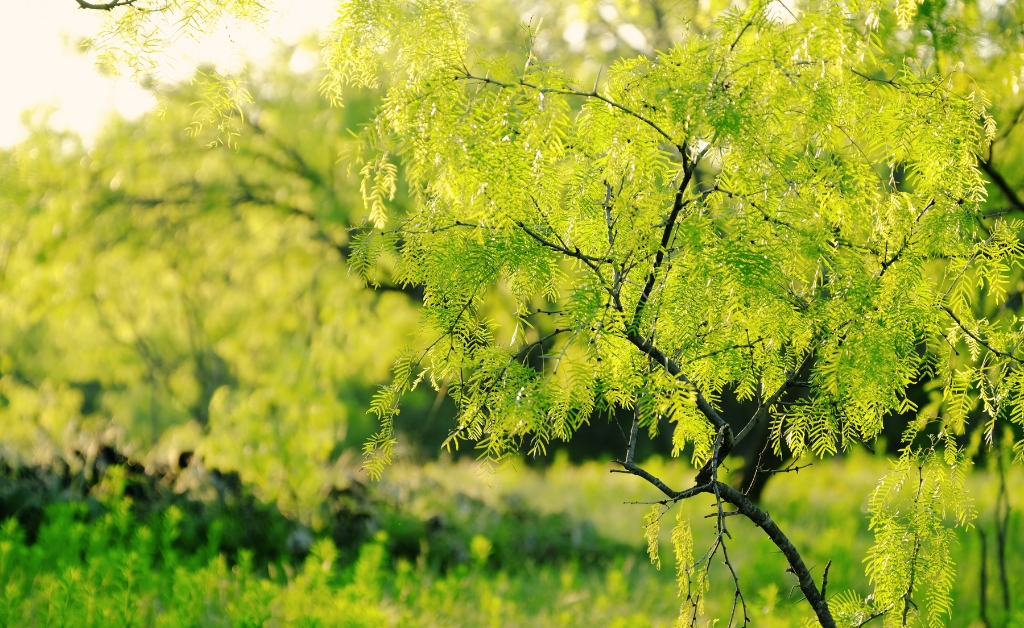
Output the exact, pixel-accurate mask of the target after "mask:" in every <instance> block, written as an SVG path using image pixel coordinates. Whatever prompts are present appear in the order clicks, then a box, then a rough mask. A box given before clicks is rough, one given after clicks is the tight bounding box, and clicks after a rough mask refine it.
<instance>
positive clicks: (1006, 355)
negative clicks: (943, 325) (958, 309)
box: [942, 305, 1024, 364]
mask: <svg viewBox="0 0 1024 628" xmlns="http://www.w3.org/2000/svg"><path fill="white" fill-rule="evenodd" d="M942 309H943V310H944V311H945V312H946V314H949V316H950V318H952V319H953V322H955V323H956V324H957V326H958V327H960V329H962V330H963V332H964V333H965V334H967V335H968V336H970V337H971V338H974V340H976V341H977V342H978V344H980V345H981V346H983V347H985V348H986V349H988V350H989V351H991V352H992V353H994V354H995V355H997V356H999V357H1001V358H1009V359H1011V360H1013V361H1014V362H1016V363H1018V364H1024V360H1021V359H1020V358H1018V357H1017V356H1015V355H1013V354H1012V353H1007V352H1006V351H1000V350H998V349H996V348H994V347H993V346H992V345H990V344H989V343H987V342H985V340H984V339H983V338H982V337H981V336H979V335H978V334H976V333H974V332H973V331H971V330H970V329H968V328H967V326H966V325H964V324H963V322H962V321H961V320H960V318H959V317H958V316H957V315H956V314H954V313H953V310H951V309H949V308H948V307H946V306H945V305H943V306H942Z"/></svg>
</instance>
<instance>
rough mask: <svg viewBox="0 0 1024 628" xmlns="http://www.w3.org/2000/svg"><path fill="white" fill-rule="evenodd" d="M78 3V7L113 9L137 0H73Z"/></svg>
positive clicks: (101, 9) (99, 9) (130, 4)
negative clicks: (93, 1)
mask: <svg viewBox="0 0 1024 628" xmlns="http://www.w3.org/2000/svg"><path fill="white" fill-rule="evenodd" d="M75 2H77V3H78V7H79V8H80V9H91V10H93V11H113V10H114V9H116V8H117V7H130V6H132V5H133V4H135V3H136V2H138V0H111V1H110V2H102V3H97V4H94V3H92V2H86V0H75Z"/></svg>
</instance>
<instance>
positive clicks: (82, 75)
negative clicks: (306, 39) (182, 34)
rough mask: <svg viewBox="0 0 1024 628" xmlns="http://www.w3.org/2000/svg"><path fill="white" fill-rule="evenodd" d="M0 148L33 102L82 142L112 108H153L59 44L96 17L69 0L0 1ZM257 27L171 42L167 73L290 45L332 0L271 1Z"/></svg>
mask: <svg viewBox="0 0 1024 628" xmlns="http://www.w3.org/2000/svg"><path fill="white" fill-rule="evenodd" d="M0 4H3V5H4V7H3V19H2V20H0V59H3V60H4V61H3V62H0V147H9V146H12V145H14V144H16V143H17V142H18V141H20V140H21V139H23V138H24V137H25V129H24V127H23V125H22V124H21V115H22V112H23V111H25V110H26V109H31V108H33V107H35V106H38V105H44V106H48V107H53V108H55V110H56V111H55V113H54V115H53V116H52V117H51V124H52V125H53V126H55V127H57V128H64V129H71V130H74V131H76V132H78V133H79V134H81V135H82V136H83V137H84V138H85V140H86V141H87V142H88V141H90V140H91V138H92V137H93V136H94V135H95V133H96V131H97V130H98V128H99V127H100V125H101V124H102V123H103V121H104V120H105V119H106V118H107V117H108V116H110V115H111V113H112V112H115V111H116V112H117V113H119V114H121V115H122V116H126V117H135V116H138V115H139V114H141V113H142V112H144V111H146V110H147V109H148V108H149V107H151V106H152V105H153V100H152V98H150V96H149V95H148V94H147V93H146V92H145V91H143V90H142V89H140V88H139V87H138V86H137V85H135V84H134V83H133V82H132V81H131V80H130V79H129V78H126V77H122V78H119V79H111V78H106V77H104V76H102V75H100V74H99V73H98V72H97V71H96V70H95V68H94V66H93V62H92V61H91V60H90V59H89V58H88V57H85V56H83V55H81V54H78V53H76V52H75V51H74V50H73V47H72V46H71V45H69V44H67V43H65V42H74V41H76V40H78V39H80V38H81V37H84V36H86V35H90V34H93V33H95V32H96V31H97V30H98V28H99V25H100V23H101V21H102V17H103V16H101V15H99V14H98V13H97V12H95V11H85V10H82V9H79V8H78V5H77V4H76V3H75V1H74V0H31V2H14V1H12V0H0ZM273 6H274V8H275V9H276V11H275V12H274V13H273V14H272V15H271V17H270V19H269V21H268V23H267V24H266V25H265V26H264V28H263V32H260V31H258V30H257V29H255V28H252V27H242V28H240V27H239V26H237V25H232V26H224V27H221V28H220V30H219V32H217V33H214V34H213V36H212V37H210V38H209V39H208V41H205V42H204V43H203V44H202V45H188V46H186V45H179V46H177V47H176V49H174V50H173V51H172V53H171V56H172V59H174V60H175V63H174V66H173V68H172V69H171V71H170V74H169V75H168V76H172V77H175V76H176V77H179V78H182V77H187V76H189V75H191V73H192V68H194V67H195V65H196V63H199V62H204V61H205V62H213V63H216V64H217V66H218V67H219V68H221V69H230V68H231V67H232V66H237V65H238V64H239V63H240V61H241V59H243V58H250V59H254V60H257V61H258V60H259V59H260V58H261V57H263V56H264V55H265V54H267V53H268V52H270V51H271V50H272V49H273V47H274V46H275V42H285V43H294V42H295V41H297V40H298V39H299V38H301V37H302V36H304V35H306V34H308V33H311V32H313V31H314V30H317V29H322V28H324V27H326V26H327V25H328V24H330V21H331V19H332V18H333V16H334V10H335V7H336V6H337V0H288V1H279V2H277V3H276V4H274V5H273Z"/></svg>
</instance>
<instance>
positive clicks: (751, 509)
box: [618, 462, 836, 628]
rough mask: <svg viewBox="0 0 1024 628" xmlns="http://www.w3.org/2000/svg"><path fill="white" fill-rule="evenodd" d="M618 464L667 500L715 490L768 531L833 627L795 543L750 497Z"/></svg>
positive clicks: (826, 622)
mask: <svg viewBox="0 0 1024 628" xmlns="http://www.w3.org/2000/svg"><path fill="white" fill-rule="evenodd" d="M618 464H620V465H622V467H623V469H624V471H622V472H624V473H630V474H632V475H635V476H638V477H641V478H643V479H644V480H647V482H649V483H650V484H651V485H653V486H654V487H656V488H657V489H658V490H659V491H661V492H662V493H664V494H665V495H667V496H668V497H669V500H668V501H681V500H683V499H687V498H688V497H693V496H694V495H698V494H700V493H713V494H717V495H718V496H719V497H720V498H721V500H722V501H724V502H726V503H728V504H732V505H733V506H735V507H736V511H737V512H738V513H740V514H742V515H743V516H744V517H746V518H747V519H749V520H750V521H751V522H752V523H753V524H754V525H756V526H757V527H759V528H761V529H762V530H764V533H765V534H767V535H768V538H769V539H770V540H771V542H772V543H774V544H775V547H777V548H779V551H781V552H782V555H783V556H785V557H786V561H787V562H788V563H789V567H790V570H792V572H793V573H794V574H795V575H796V577H797V580H798V581H799V586H800V590H801V591H802V592H803V594H804V597H806V598H807V602H808V604H810V605H811V608H812V609H813V610H814V614H815V616H816V617H817V618H818V622H819V623H820V624H821V625H822V626H823V627H824V628H835V626H836V622H835V619H833V618H832V612H831V611H830V610H829V608H828V601H827V600H826V599H825V596H824V595H823V594H822V592H821V591H819V590H818V587H817V585H816V584H815V582H814V577H813V576H811V572H810V570H809V569H808V568H807V565H806V564H804V560H803V558H802V557H801V556H800V552H799V551H797V549H796V546H794V545H793V543H792V541H790V540H789V537H787V536H786V535H785V534H784V533H783V532H782V530H781V529H779V526H778V525H777V524H776V523H775V522H774V521H773V520H772V518H771V517H770V516H769V515H768V513H767V512H765V511H763V510H761V509H760V508H758V507H757V506H756V505H755V504H754V502H752V501H751V500H750V498H748V497H747V496H746V495H744V494H743V493H742V492H740V491H738V490H736V489H734V488H733V487H731V486H729V485H728V484H725V483H724V482H718V481H713V482H709V483H707V484H701V485H697V486H694V487H692V488H689V489H686V490H685V491H673V490H672V489H671V488H669V487H668V485H666V484H665V483H664V482H662V481H661V480H660V479H658V478H657V477H655V476H654V475H652V474H651V473H649V472H648V471H646V470H644V469H642V468H641V467H639V466H637V465H636V464H633V463H625V462H618ZM823 584H825V583H823Z"/></svg>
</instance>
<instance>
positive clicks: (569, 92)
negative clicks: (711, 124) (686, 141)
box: [455, 73, 678, 147]
mask: <svg viewBox="0 0 1024 628" xmlns="http://www.w3.org/2000/svg"><path fill="white" fill-rule="evenodd" d="M455 80H457V81H458V80H466V81H480V82H481V83H489V84H491V85H497V86H498V87H501V88H503V89H508V88H510V87H516V86H519V87H528V88H530V89H533V90H536V91H537V92H539V93H541V94H562V95H564V96H579V97H581V98H595V99H597V100H600V101H602V102H605V103H607V104H609V105H611V106H612V107H614V108H615V109H618V110H619V111H622V112H623V113H625V114H626V115H629V116H632V117H634V118H636V119H637V120H639V121H640V122H643V123H644V124H646V125H647V126H649V127H651V128H652V129H654V130H655V131H657V132H658V134H659V135H661V136H662V137H664V138H665V139H666V140H668V141H669V142H670V143H671V144H672V145H673V146H676V147H678V144H677V143H676V141H675V140H674V139H672V136H671V135H669V134H668V133H666V132H665V130H664V129H662V128H661V127H660V126H658V124H657V123H656V122H654V121H653V120H651V119H650V118H648V117H646V116H644V115H643V114H642V113H638V112H636V111H633V110H632V109H630V108H629V107H627V106H625V105H622V104H619V103H617V102H615V101H614V100H612V99H610V98H608V97H607V96H603V95H601V94H599V93H597V84H596V83H595V84H594V89H593V90H592V91H589V92H583V91H580V90H578V89H564V88H558V87H542V86H540V85H536V84H534V83H527V82H526V81H524V80H520V81H519V82H517V83H505V82H503V81H498V80H495V79H492V78H491V77H489V76H474V75H472V74H469V73H466V74H457V75H455Z"/></svg>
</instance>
